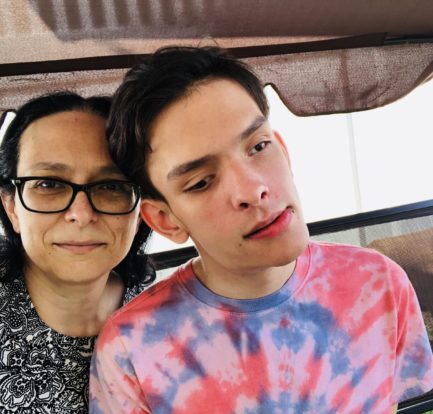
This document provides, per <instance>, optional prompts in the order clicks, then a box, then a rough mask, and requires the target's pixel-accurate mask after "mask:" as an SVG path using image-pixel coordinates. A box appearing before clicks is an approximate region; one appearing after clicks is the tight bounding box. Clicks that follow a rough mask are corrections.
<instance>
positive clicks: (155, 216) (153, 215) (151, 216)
mask: <svg viewBox="0 0 433 414" xmlns="http://www.w3.org/2000/svg"><path fill="white" fill-rule="evenodd" d="M140 213H141V217H142V219H143V220H144V221H145V222H146V224H147V225H148V226H149V227H150V228H151V229H153V230H154V231H156V232H157V233H159V234H160V235H161V236H164V237H167V238H168V239H170V240H171V241H173V242H175V243H179V244H181V243H185V242H186V241H187V240H188V238H189V234H188V232H187V231H186V230H185V229H184V227H183V225H182V223H181V222H180V221H179V220H178V219H177V217H176V216H175V215H174V214H173V213H172V211H171V210H170V207H169V206H168V205H167V203H166V202H164V201H157V200H148V199H145V200H143V201H142V202H141V205H140Z"/></svg>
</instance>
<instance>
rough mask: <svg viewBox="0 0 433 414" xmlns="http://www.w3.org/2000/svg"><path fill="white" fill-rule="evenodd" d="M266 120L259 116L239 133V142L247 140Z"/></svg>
mask: <svg viewBox="0 0 433 414" xmlns="http://www.w3.org/2000/svg"><path fill="white" fill-rule="evenodd" d="M267 121H268V120H267V119H266V118H265V117H264V116H263V115H259V116H258V117H257V118H255V119H254V121H253V122H252V123H251V124H250V125H249V126H248V127H247V128H246V129H245V130H244V131H243V132H242V133H241V135H240V137H241V140H244V139H246V138H248V137H249V136H250V135H251V134H253V133H254V132H255V131H257V130H258V129H259V128H260V127H261V126H262V125H263V124H265V123H266V122H267Z"/></svg>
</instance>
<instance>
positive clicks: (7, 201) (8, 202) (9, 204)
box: [0, 191, 20, 233]
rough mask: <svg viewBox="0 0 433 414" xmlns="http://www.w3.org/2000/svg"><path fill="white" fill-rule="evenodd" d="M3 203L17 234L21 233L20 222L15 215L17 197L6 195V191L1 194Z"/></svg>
mask: <svg viewBox="0 0 433 414" xmlns="http://www.w3.org/2000/svg"><path fill="white" fill-rule="evenodd" d="M0 197H1V202H2V204H3V208H4V209H5V211H6V214H7V216H8V218H9V221H10V222H11V223H12V227H13V229H14V231H15V233H19V232H20V222H19V220H18V216H17V215H16V213H15V197H14V195H13V194H10V193H6V192H5V191H1V192H0Z"/></svg>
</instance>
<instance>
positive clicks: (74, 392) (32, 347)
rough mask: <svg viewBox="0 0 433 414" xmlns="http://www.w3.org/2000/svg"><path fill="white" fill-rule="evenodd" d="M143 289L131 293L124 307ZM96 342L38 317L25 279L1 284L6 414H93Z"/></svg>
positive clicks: (1, 406)
mask: <svg viewBox="0 0 433 414" xmlns="http://www.w3.org/2000/svg"><path fill="white" fill-rule="evenodd" d="M143 289H144V286H140V287H138V286H137V287H134V288H133V289H127V290H126V293H125V297H124V300H123V303H124V304H125V303H127V302H128V301H129V300H130V299H132V298H133V297H134V296H136V295H137V294H138V293H139V292H140V291H142V290H143ZM95 340H96V337H95V336H93V337H69V336H66V335H62V334H60V333H58V332H56V331H54V330H53V329H51V328H50V327H48V326H47V325H46V324H45V323H44V322H43V321H42V320H41V319H40V318H39V316H38V314H37V313H36V310H35V307H34V306H33V303H32V301H31V299H30V296H29V294H28V292H27V289H26V286H25V283H24V280H23V279H16V280H14V281H13V282H0V413H15V414H16V413H19V414H72V413H74V414H82V413H83V414H84V413H88V379H89V366H90V358H91V355H92V352H93V348H94V344H95Z"/></svg>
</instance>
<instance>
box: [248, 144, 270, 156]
mask: <svg viewBox="0 0 433 414" xmlns="http://www.w3.org/2000/svg"><path fill="white" fill-rule="evenodd" d="M270 143H271V141H260V142H259V143H258V144H256V145H254V147H253V148H251V150H250V152H249V154H250V155H254V154H256V153H258V152H260V151H263V150H264V149H265V148H266V147H267V146H268V145H269V144H270Z"/></svg>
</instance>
